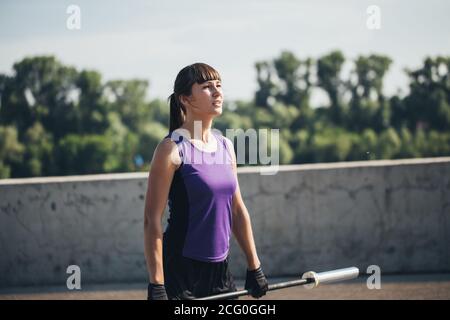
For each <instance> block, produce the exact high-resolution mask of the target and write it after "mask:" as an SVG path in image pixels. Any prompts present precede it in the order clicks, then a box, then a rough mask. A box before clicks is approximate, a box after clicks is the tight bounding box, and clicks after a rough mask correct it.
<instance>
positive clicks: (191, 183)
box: [144, 63, 268, 300]
mask: <svg viewBox="0 0 450 320" xmlns="http://www.w3.org/2000/svg"><path fill="white" fill-rule="evenodd" d="M169 100H170V128H169V134H168V135H167V136H166V137H165V138H164V139H163V140H162V141H161V142H160V143H159V145H158V146H157V148H156V150H155V153H154V155H153V159H152V164H151V169H150V173H149V179H148V188H147V195H146V203H145V219H144V237H145V258H146V261H147V268H148V272H149V278H150V281H149V285H148V299H155V300H159V299H163V300H165V299H194V298H198V297H204V296H209V295H214V294H220V293H224V292H231V291H236V290H237V289H236V286H235V283H234V279H233V276H232V274H231V272H230V270H229V258H228V254H229V246H230V243H229V241H230V237H231V233H233V234H234V236H235V237H236V239H237V241H238V243H239V245H240V247H241V249H242V250H243V252H244V253H245V256H246V258H247V273H246V280H245V289H248V290H249V292H250V293H251V295H252V296H253V297H255V298H259V297H261V296H263V295H265V294H266V291H267V288H268V284H267V280H266V277H265V276H264V273H263V271H262V269H261V263H260V261H259V259H258V255H257V252H256V248H255V242H254V239H253V233H252V227H251V221H250V217H249V214H248V211H247V208H246V207H245V205H244V202H243V200H242V196H241V192H240V189H239V183H238V180H237V169H236V155H235V154H234V148H233V144H232V142H231V141H230V140H229V139H227V138H226V137H224V136H223V135H222V134H220V133H218V132H216V130H211V125H212V122H213V119H214V118H215V117H217V116H219V115H220V114H221V113H222V103H223V92H222V86H221V78H220V75H219V73H218V72H217V71H216V70H215V69H214V68H212V67H211V66H209V65H207V64H204V63H195V64H192V65H189V66H187V67H185V68H183V69H182V70H181V71H180V72H179V73H178V75H177V77H176V79H175V85H174V92H173V93H172V94H171V95H170V97H169ZM194 126H195V130H194ZM206 157H208V158H209V160H208V161H206V159H205V161H202V160H201V159H203V158H206ZM199 160H200V161H199ZM167 201H168V204H169V211H170V217H169V219H168V225H167V228H166V230H165V232H164V233H163V232H162V225H161V219H162V215H163V212H164V209H165V207H166V204H167Z"/></svg>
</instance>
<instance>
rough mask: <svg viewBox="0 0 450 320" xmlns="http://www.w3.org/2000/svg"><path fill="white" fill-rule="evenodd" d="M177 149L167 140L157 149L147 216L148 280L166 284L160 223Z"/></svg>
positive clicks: (146, 201) (149, 183)
mask: <svg viewBox="0 0 450 320" xmlns="http://www.w3.org/2000/svg"><path fill="white" fill-rule="evenodd" d="M180 161H181V160H180V159H179V155H178V151H177V146H176V144H175V143H174V142H173V141H171V140H170V139H164V140H163V141H162V142H161V143H160V144H159V145H158V146H157V147H156V149H155V152H154V154H153V159H152V163H151V167H150V172H149V177H148V186H147V193H146V197H145V212H144V253H145V259H146V262H147V269H148V274H149V280H150V282H151V283H153V284H164V272H163V260H162V259H163V258H162V238H163V231H162V225H161V220H162V216H163V214H164V209H165V207H166V204H167V198H168V194H169V189H170V185H171V183H172V178H173V175H174V173H175V170H176V169H177V167H178V165H179V162H180Z"/></svg>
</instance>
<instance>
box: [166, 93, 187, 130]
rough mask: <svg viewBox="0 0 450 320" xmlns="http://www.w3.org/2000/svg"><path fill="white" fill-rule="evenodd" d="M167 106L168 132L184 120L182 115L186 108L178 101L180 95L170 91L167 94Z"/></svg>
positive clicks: (176, 127) (179, 125) (184, 113)
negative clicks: (168, 112) (168, 113)
mask: <svg viewBox="0 0 450 320" xmlns="http://www.w3.org/2000/svg"><path fill="white" fill-rule="evenodd" d="M169 106H170V120H169V132H172V131H175V130H176V129H178V128H179V127H181V125H182V124H183V122H184V117H185V115H186V110H185V108H184V106H183V104H182V103H181V102H180V97H179V96H178V97H177V96H176V95H175V93H172V94H171V95H170V96H169Z"/></svg>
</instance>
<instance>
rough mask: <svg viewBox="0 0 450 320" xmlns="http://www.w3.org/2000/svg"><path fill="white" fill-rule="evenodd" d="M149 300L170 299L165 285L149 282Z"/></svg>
mask: <svg viewBox="0 0 450 320" xmlns="http://www.w3.org/2000/svg"><path fill="white" fill-rule="evenodd" d="M147 300H168V298H167V293H166V288H165V287H164V285H163V284H154V283H149V284H148V288H147Z"/></svg>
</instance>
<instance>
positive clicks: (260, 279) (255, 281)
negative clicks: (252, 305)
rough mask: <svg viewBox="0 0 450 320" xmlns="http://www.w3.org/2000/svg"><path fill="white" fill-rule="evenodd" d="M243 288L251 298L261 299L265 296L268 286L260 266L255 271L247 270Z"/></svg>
mask: <svg viewBox="0 0 450 320" xmlns="http://www.w3.org/2000/svg"><path fill="white" fill-rule="evenodd" d="M244 288H245V289H246V290H248V291H249V293H250V294H251V296H252V297H253V298H261V297H262V296H264V295H265V294H266V292H267V289H268V288H269V284H268V283H267V279H266V276H265V275H264V273H263V271H262V269H261V266H260V267H259V268H258V269H255V270H248V269H247V276H246V278H245V287H244Z"/></svg>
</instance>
